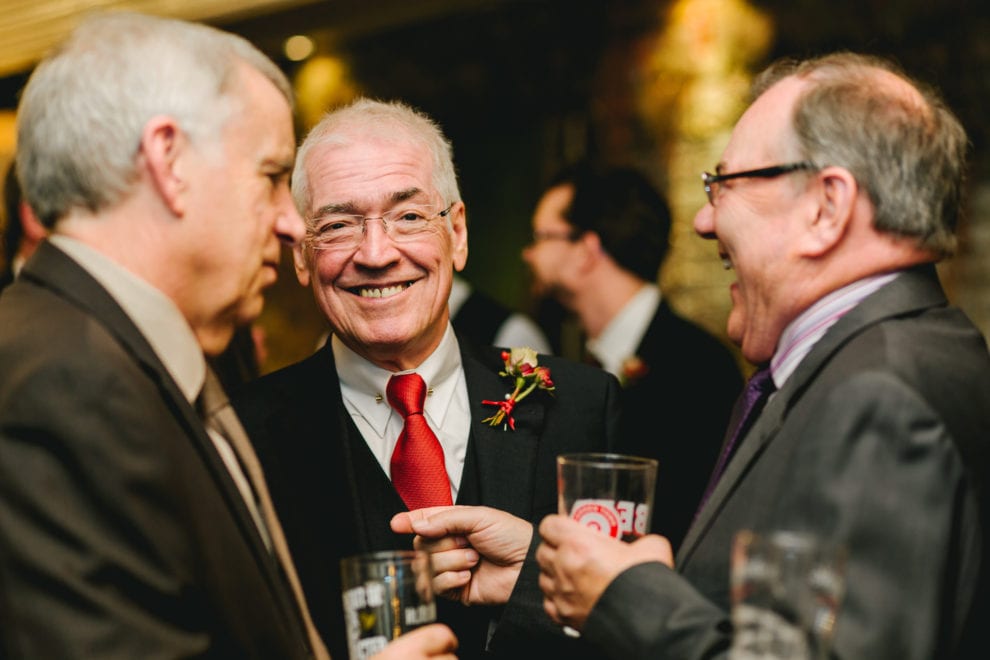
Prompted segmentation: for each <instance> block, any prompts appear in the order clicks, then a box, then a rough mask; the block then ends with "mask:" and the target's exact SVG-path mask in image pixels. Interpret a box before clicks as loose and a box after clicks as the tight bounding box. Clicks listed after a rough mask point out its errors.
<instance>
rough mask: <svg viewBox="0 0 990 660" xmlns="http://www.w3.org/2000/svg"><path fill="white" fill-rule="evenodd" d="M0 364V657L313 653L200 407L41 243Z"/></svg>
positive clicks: (67, 262)
mask: <svg viewBox="0 0 990 660" xmlns="http://www.w3.org/2000/svg"><path fill="white" fill-rule="evenodd" d="M0 365H2V367H0V614H2V616H0V646H2V649H0V656H5V657H11V658H76V657H78V658H101V659H109V658H121V659H125V658H126V659H132V658H177V657H202V658H235V657H236V658H257V659H258V660H262V659H264V660H268V659H271V658H305V657H308V651H307V642H306V637H305V632H304V630H303V628H302V625H301V623H300V619H299V615H298V613H297V611H296V607H295V604H294V601H293V600H292V594H291V592H290V591H289V588H288V586H287V584H286V583H285V581H284V580H283V579H282V577H281V574H280V573H279V569H278V566H277V564H276V562H275V560H274V559H273V558H272V556H271V555H270V554H269V553H268V551H267V550H266V549H265V547H264V545H263V543H262V541H261V538H260V537H259V535H258V531H257V529H256V528H255V526H254V523H253V522H252V520H251V517H250V515H249V514H248V512H247V509H246V506H245V504H244V502H243V500H242V498H241V496H240V494H239V493H238V491H237V489H236V487H235V485H234V484H233V482H232V481H231V479H230V477H229V474H228V472H227V470H226V468H225V467H224V465H223V463H222V461H221V459H220V457H219V456H218V455H217V453H216V450H215V449H214V447H213V445H212V443H211V441H210V440H209V438H208V436H207V434H206V432H205V431H204V428H203V425H202V423H201V422H200V420H199V418H198V416H197V415H196V412H195V411H194V410H193V408H192V406H190V404H189V403H188V402H187V401H186V399H185V398H184V397H183V395H182V394H181V392H180V391H179V390H178V388H177V386H176V385H175V383H174V381H173V380H172V378H171V377H170V376H169V374H168V373H167V372H166V370H165V368H164V366H163V365H162V364H161V362H160V361H159V360H158V358H157V357H156V355H155V354H154V352H153V351H152V349H151V347H150V346H149V345H148V343H147V341H146V340H145V339H144V337H143V336H142V335H141V334H140V333H139V332H138V330H137V328H136V327H135V326H134V325H133V323H132V322H131V321H130V319H129V318H128V317H127V316H126V315H125V314H124V313H123V311H122V310H121V309H120V307H119V306H118V305H117V303H116V302H114V300H113V299H112V298H111V297H110V296H109V294H108V293H107V292H106V290H104V289H103V288H102V287H101V286H100V285H99V284H98V283H97V282H96V281H95V280H94V279H93V278H92V277H90V276H89V275H88V274H87V273H86V272H85V271H84V270H83V269H81V268H80V267H79V266H78V265H77V264H76V263H75V262H74V261H73V260H72V259H70V258H69V257H67V256H66V255H65V254H64V253H62V252H61V251H59V250H58V249H57V248H56V247H54V246H51V245H49V244H47V243H46V244H43V245H42V246H41V247H40V248H39V249H38V251H37V253H36V254H35V256H34V257H33V258H32V259H31V260H30V261H29V262H28V264H27V265H26V266H25V267H24V270H23V271H22V273H21V275H20V276H19V278H18V280H17V281H16V282H15V283H14V284H12V285H11V286H10V287H8V288H7V289H6V290H4V292H3V295H2V297H0Z"/></svg>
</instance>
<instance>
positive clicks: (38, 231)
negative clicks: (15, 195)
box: [17, 200, 48, 245]
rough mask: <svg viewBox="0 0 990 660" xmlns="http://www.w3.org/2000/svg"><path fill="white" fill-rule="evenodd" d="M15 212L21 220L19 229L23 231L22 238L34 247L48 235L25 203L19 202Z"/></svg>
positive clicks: (32, 210)
mask: <svg viewBox="0 0 990 660" xmlns="http://www.w3.org/2000/svg"><path fill="white" fill-rule="evenodd" d="M17 212H18V215H19V216H20V220H21V229H22V230H23V231H24V238H26V239H27V240H28V241H30V242H31V244H32V245H36V244H37V243H38V242H39V241H40V240H41V239H43V238H44V237H45V236H47V235H48V230H47V229H45V227H44V225H42V224H41V220H39V219H38V216H37V215H35V213H34V209H32V208H31V207H30V206H29V205H28V203H27V202H25V201H23V200H21V202H20V203H19V204H18V205H17Z"/></svg>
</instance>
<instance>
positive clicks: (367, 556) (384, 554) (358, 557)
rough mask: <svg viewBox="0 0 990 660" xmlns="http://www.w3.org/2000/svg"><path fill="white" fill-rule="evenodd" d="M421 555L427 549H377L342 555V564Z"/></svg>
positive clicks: (395, 559)
mask: <svg viewBox="0 0 990 660" xmlns="http://www.w3.org/2000/svg"><path fill="white" fill-rule="evenodd" d="M419 555H427V556H429V553H428V552H426V551H425V550H376V551H374V552H360V553H358V554H355V555H349V556H347V557H341V559H340V561H341V564H343V563H345V562H347V563H375V562H380V561H383V560H386V561H387V560H394V561H403V560H412V559H415V558H416V557H417V556H419Z"/></svg>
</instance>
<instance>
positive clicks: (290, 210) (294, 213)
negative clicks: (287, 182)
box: [275, 193, 306, 246]
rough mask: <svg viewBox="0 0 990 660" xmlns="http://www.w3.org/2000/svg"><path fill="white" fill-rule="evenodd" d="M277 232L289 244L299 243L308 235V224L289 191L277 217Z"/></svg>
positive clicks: (279, 237) (280, 238)
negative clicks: (304, 221) (305, 222)
mask: <svg viewBox="0 0 990 660" xmlns="http://www.w3.org/2000/svg"><path fill="white" fill-rule="evenodd" d="M275 234H276V235H277V236H278V239H279V240H280V241H282V242H283V243H285V244H286V245H289V246H294V245H299V244H300V243H301V242H302V240H303V237H304V236H305V235H306V225H305V224H304V223H303V219H302V216H300V215H299V210H298V209H297V208H296V205H295V202H293V201H292V196H291V195H289V194H288V193H286V195H285V196H284V198H283V200H282V208H281V210H280V212H279V214H278V216H277V217H276V219H275Z"/></svg>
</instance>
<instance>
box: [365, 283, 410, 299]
mask: <svg viewBox="0 0 990 660" xmlns="http://www.w3.org/2000/svg"><path fill="white" fill-rule="evenodd" d="M406 286H408V285H401V284H400V285H397V286H387V287H384V288H380V289H360V290H359V291H358V293H360V294H361V297H362V298H389V297H391V296H394V295H396V294H398V293H402V291H403V290H405V288H406Z"/></svg>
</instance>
